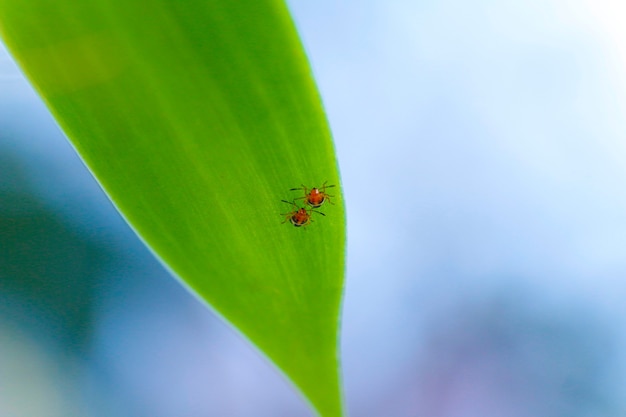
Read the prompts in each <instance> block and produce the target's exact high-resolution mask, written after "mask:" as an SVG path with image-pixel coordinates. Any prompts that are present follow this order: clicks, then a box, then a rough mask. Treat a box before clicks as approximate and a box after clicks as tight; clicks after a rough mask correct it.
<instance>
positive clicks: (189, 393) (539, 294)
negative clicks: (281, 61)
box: [0, 0, 626, 417]
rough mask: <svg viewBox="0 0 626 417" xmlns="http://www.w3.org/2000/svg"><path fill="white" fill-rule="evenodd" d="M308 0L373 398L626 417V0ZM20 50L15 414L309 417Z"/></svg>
mask: <svg viewBox="0 0 626 417" xmlns="http://www.w3.org/2000/svg"><path fill="white" fill-rule="evenodd" d="M290 7H291V9H292V11H293V14H294V18H295V20H296V22H297V25H298V27H299V29H300V32H301V35H302V38H303V42H304V44H305V47H306V49H307V51H308V53H309V58H310V60H311V64H312V67H313V70H314V73H315V75H316V78H317V82H318V86H319V88H320V90H321V94H322V96H323V99H324V102H325V105H326V110H327V114H328V117H329V119H330V123H331V126H332V129H333V132H334V136H335V140H336V147H337V152H338V157H339V163H340V168H341V171H342V176H343V191H344V193H345V196H346V201H347V204H348V242H349V245H348V273H347V283H346V294H345V302H344V312H343V319H342V326H343V329H342V358H343V359H342V360H343V373H344V382H345V388H346V393H345V394H346V401H347V405H348V408H349V410H350V415H351V416H361V417H413V416H420V417H466V416H467V417H470V416H471V417H474V416H480V417H490V416H506V417H537V416H542V417H546V416H547V417H583V416H584V417H595V416H609V417H612V416H616V417H617V416H625V415H626V303H625V302H624V301H625V300H626V186H625V184H626V25H624V20H625V18H626V8H624V6H622V5H621V4H620V2H617V1H609V0H594V1H592V0H541V1H540V0H524V1H522V0H511V1H506V2H502V1H496V0H475V1H472V2H464V1H461V0H440V1H429V0H425V1H408V0H373V1H366V2H360V1H359V2H357V1H353V0H342V1H330V0H320V1H316V2H304V1H298V0H292V1H291V2H290ZM311 415H312V414H311V412H310V411H309V410H308V409H307V407H306V405H305V404H304V402H302V401H301V399H300V398H299V396H298V395H297V394H296V393H295V392H294V391H293V390H292V389H291V387H290V386H289V385H288V383H287V382H285V380H284V379H283V377H282V376H281V375H279V374H278V373H277V372H276V371H274V369H273V368H272V367H271V365H269V364H268V363H267V362H266V361H265V359H263V358H262V357H261V356H260V355H259V354H258V353H257V352H256V351H255V350H254V349H253V348H252V347H250V346H249V345H248V344H247V342H246V341H244V340H242V339H241V338H240V337H239V336H237V335H236V334H235V333H234V332H233V331H232V329H230V327H229V326H228V325H227V324H224V323H223V322H221V321H220V320H219V319H217V318H216V316H215V315H213V314H212V313H211V312H210V311H209V310H208V309H207V308H206V307H204V306H203V305H201V304H200V303H199V302H198V301H197V300H196V299H195V298H194V297H193V296H191V295H190V294H188V293H187V292H186V291H185V290H184V289H183V288H182V287H181V286H180V285H179V284H178V282H177V281H176V280H175V279H173V278H172V277H170V276H168V274H167V272H165V270H164V269H163V267H162V266H161V265H160V264H159V262H158V261H156V260H155V259H154V258H153V256H152V255H151V254H150V253H149V251H148V250H147V249H146V248H145V247H143V245H142V243H141V242H140V241H139V240H138V239H137V238H136V236H135V235H134V234H133V232H132V231H131V230H130V229H129V228H128V226H127V225H126V224H125V223H124V221H123V220H122V219H121V218H120V216H119V215H118V214H117V213H116V211H115V210H114V208H113V207H112V205H111V204H110V203H109V201H108V200H107V198H106V197H105V196H104V195H103V193H102V191H101V190H100V188H99V187H98V185H97V184H96V182H95V181H94V180H93V179H92V178H91V176H90V174H89V173H88V172H87V170H86V169H85V168H84V166H83V165H82V163H81V162H80V161H79V160H78V158H77V156H76V155H75V153H74V151H73V149H72V148H71V146H70V145H69V144H68V142H67V141H66V139H65V138H64V137H63V135H62V134H61V132H60V131H59V129H58V127H57V126H56V125H55V122H54V121H53V119H52V118H51V116H50V115H49V114H48V112H47V110H46V109H45V107H44V105H43V104H42V102H41V100H40V99H39V98H38V97H37V96H36V94H35V93H34V92H33V90H32V89H31V87H30V86H29V85H28V84H27V82H26V81H25V79H24V77H23V76H22V75H21V73H20V71H19V70H18V69H17V68H16V66H15V64H14V62H13V61H12V59H11V58H10V57H9V55H8V53H7V51H6V50H5V49H4V47H3V46H2V45H0V416H2V417H27V416H28V417H31V416H33V417H34V416H37V417H57V416H58V417H73V416H81V417H84V416H87V417H105V416H106V417H108V416H116V417H125V416H128V417H130V416H132V417H144V416H145V417H196V416H197V417H200V416H202V417H207V416H216V417H248V416H253V417H307V416H311Z"/></svg>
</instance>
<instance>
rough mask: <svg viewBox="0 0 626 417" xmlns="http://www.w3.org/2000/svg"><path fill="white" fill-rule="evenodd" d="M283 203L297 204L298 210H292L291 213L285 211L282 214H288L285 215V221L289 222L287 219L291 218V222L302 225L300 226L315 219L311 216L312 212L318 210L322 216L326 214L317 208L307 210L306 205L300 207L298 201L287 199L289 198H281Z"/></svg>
mask: <svg viewBox="0 0 626 417" xmlns="http://www.w3.org/2000/svg"><path fill="white" fill-rule="evenodd" d="M281 201H282V202H283V203H287V204H291V205H293V206H295V208H296V209H297V210H294V211H292V212H291V213H283V214H281V216H286V217H285V221H284V222H283V223H285V222H287V220H289V221H290V222H291V224H293V225H294V226H296V227H300V226H308V225H309V224H310V223H311V222H312V221H313V219H312V218H311V213H313V212H316V213H319V214H321V215H322V216H325V214H324V213H322V212H321V211H317V210H313V209H309V210H307V209H306V208H304V207H300V206H298V205H297V204H296V203H294V202H293V201H287V200H281Z"/></svg>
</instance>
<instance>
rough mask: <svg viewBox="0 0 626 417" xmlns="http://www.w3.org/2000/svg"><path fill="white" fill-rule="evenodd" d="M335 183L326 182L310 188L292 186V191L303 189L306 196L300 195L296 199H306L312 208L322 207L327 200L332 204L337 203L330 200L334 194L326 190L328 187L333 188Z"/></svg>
mask: <svg viewBox="0 0 626 417" xmlns="http://www.w3.org/2000/svg"><path fill="white" fill-rule="evenodd" d="M332 187H334V185H326V183H324V184H322V186H321V187H320V188H316V187H313V188H311V189H310V190H309V189H308V188H307V187H306V186H304V185H303V186H302V187H300V188H292V189H291V190H290V191H296V190H303V191H304V196H303V197H298V198H296V200H300V199H303V198H304V199H305V201H306V203H307V204H308V205H309V206H311V207H312V208H318V207H321V205H322V204H324V203H325V202H326V201H328V202H329V203H330V204H335V203H333V202H332V201H330V197H334V195H330V194H328V193H327V192H326V189H327V188H332Z"/></svg>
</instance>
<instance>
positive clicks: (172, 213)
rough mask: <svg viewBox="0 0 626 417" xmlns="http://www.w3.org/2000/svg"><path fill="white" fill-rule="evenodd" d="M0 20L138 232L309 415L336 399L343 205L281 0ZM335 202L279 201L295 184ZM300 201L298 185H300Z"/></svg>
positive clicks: (135, 2)
mask: <svg viewBox="0 0 626 417" xmlns="http://www.w3.org/2000/svg"><path fill="white" fill-rule="evenodd" d="M0 34H1V36H2V38H3V40H4V41H5V43H6V44H7V46H8V48H9V50H10V51H11V52H12V54H13V55H14V57H15V58H16V60H17V61H18V63H19V64H20V66H21V68H22V70H23V71H24V73H25V74H26V75H27V77H28V78H29V79H30V81H31V82H32V84H33V85H34V86H35V88H36V89H37V91H38V92H39V94H40V95H41V96H42V97H43V99H44V100H45V102H46V104H47V105H48V107H49V108H50V110H51V112H52V113H53V114H54V116H55V117H56V120H57V121H58V123H59V124H60V126H61V127H62V129H63V130H64V132H65V133H66V135H67V136H68V137H69V138H70V140H71V141H72V143H73V144H74V146H75V147H76V149H77V151H78V152H79V154H80V155H81V156H82V158H83V160H84V161H85V163H86V164H87V166H88V167H89V168H90V169H91V171H92V172H93V174H94V175H95V176H96V178H97V179H98V180H99V182H100V184H101V185H102V187H103V188H104V190H105V191H106V192H107V194H108V195H109V197H110V198H111V200H112V201H113V202H114V204H115V205H116V206H117V208H118V209H119V211H120V212H121V213H122V214H123V216H124V217H125V218H126V219H127V221H128V222H129V223H130V225H131V226H132V227H133V228H134V229H135V230H136V232H137V233H138V235H139V236H140V237H141V238H142V239H143V240H144V241H145V242H146V244H147V245H149V247H150V248H151V249H152V250H153V251H154V252H155V254H156V255H158V256H159V257H160V259H161V260H162V261H163V262H164V263H165V264H166V265H167V266H168V267H169V268H170V269H171V270H172V271H173V273H174V274H175V275H176V276H178V277H180V279H181V280H182V281H183V282H184V283H185V284H186V285H187V286H188V287H190V288H191V289H192V290H193V291H194V292H195V293H197V294H198V295H199V296H200V297H201V298H202V299H204V300H206V301H207V302H208V303H210V304H211V306H212V307H213V308H214V309H215V311H217V312H218V313H219V314H220V315H222V316H223V317H224V318H225V319H227V320H228V321H230V322H231V323H232V324H233V325H234V326H236V327H237V328H238V329H239V330H240V331H241V332H242V333H243V334H244V335H245V336H247V337H248V338H249V339H250V340H251V341H252V342H253V343H254V344H256V345H257V346H258V347H259V348H260V349H261V350H262V351H263V352H264V353H265V354H266V355H267V356H268V357H269V358H270V359H271V360H272V361H273V362H274V363H275V364H276V365H277V366H278V367H279V368H280V369H281V370H282V371H283V372H284V373H285V374H286V375H287V376H288V377H289V378H290V379H291V380H292V381H293V382H294V383H295V384H296V385H297V386H298V387H299V388H300V390H301V391H302V392H303V393H304V395H305V396H306V397H307V398H308V399H309V400H310V402H311V403H312V404H313V406H314V407H315V408H316V409H317V411H318V412H319V413H320V415H322V416H324V417H336V416H341V415H342V405H341V389H340V382H339V380H340V379H339V375H338V369H337V368H338V364H337V362H338V360H337V357H338V355H337V349H338V342H337V333H338V316H339V310H340V302H341V294H342V287H343V274H344V262H345V259H344V258H345V214H344V207H343V200H342V197H341V189H340V187H339V176H338V171H337V165H336V161H335V156H334V150H333V144H332V141H331V137H330V132H329V129H328V125H327V121H326V118H325V116H324V113H323V110H322V107H321V104H320V99H319V96H318V93H317V90H316V87H315V84H314V82H313V80H312V77H311V74H310V69H309V66H308V63H307V60H306V57H305V55H304V53H303V50H302V47H301V45H300V42H299V40H298V37H297V34H296V31H295V29H294V26H293V23H292V21H291V18H290V16H289V14H288V11H287V9H286V6H285V4H284V3H283V2H282V1H280V0H248V1H231V0H202V1H200V0H186V1H178V0H171V1H168V0H153V1H151V2H144V1H139V0H90V1H75V0H54V1H53V0H29V1H28V2H27V4H25V3H24V2H23V1H19V0H0ZM325 181H328V184H336V185H337V187H335V188H330V189H329V190H328V191H329V192H330V191H332V192H331V194H333V195H334V198H331V201H332V202H333V203H334V205H331V204H324V205H323V206H322V207H321V208H320V210H321V211H323V212H324V213H325V214H326V216H322V215H320V214H318V213H312V218H313V220H314V221H313V222H312V223H311V224H310V225H309V226H307V227H299V228H297V227H294V226H293V225H292V224H290V222H289V221H287V222H286V223H283V221H284V220H285V219H286V217H287V216H285V215H281V213H286V212H289V211H292V210H293V208H292V207H291V206H290V205H289V204H286V203H283V202H282V201H281V200H293V199H294V198H296V197H301V196H303V195H304V192H303V191H290V189H291V188H294V187H299V186H300V185H301V184H304V185H306V186H307V187H312V186H320V185H321V184H323V183H324V182H325ZM297 202H298V203H299V204H302V202H303V200H302V199H301V200H297Z"/></svg>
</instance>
